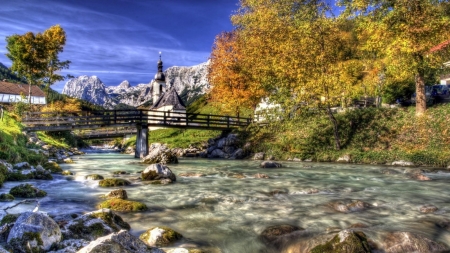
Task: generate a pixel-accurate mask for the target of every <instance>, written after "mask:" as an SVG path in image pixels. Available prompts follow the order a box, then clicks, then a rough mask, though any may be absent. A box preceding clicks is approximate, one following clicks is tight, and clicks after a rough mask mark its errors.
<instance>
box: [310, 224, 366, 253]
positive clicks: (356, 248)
mask: <svg viewBox="0 0 450 253" xmlns="http://www.w3.org/2000/svg"><path fill="white" fill-rule="evenodd" d="M335 252H345V253H366V252H367V253H370V252H371V250H370V247H369V243H368V242H367V237H366V235H365V234H364V233H363V232H356V231H353V230H349V229H348V230H342V231H341V232H339V233H338V234H337V235H336V236H334V237H333V239H331V240H330V241H328V242H327V243H325V244H320V245H317V246H316V247H314V248H312V249H311V253H335Z"/></svg>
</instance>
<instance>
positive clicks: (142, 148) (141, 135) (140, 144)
mask: <svg viewBox="0 0 450 253" xmlns="http://www.w3.org/2000/svg"><path fill="white" fill-rule="evenodd" d="M136 129H137V133H136V152H135V153H134V157H135V158H142V157H145V156H147V155H148V126H147V125H140V124H138V125H136Z"/></svg>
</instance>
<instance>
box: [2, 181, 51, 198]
mask: <svg viewBox="0 0 450 253" xmlns="http://www.w3.org/2000/svg"><path fill="white" fill-rule="evenodd" d="M9 193H10V194H11V195H13V196H14V197H16V198H37V197H45V196H47V193H46V192H45V191H43V190H40V189H38V188H36V187H34V186H33V185H31V184H20V185H18V186H14V187H13V188H11V190H10V191H9Z"/></svg>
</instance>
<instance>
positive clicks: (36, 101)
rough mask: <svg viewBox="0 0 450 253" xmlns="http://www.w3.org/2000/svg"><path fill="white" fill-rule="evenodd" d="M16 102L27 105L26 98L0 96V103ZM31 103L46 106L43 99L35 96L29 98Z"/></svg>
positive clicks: (10, 95) (11, 95)
mask: <svg viewBox="0 0 450 253" xmlns="http://www.w3.org/2000/svg"><path fill="white" fill-rule="evenodd" d="M17 102H24V103H28V96H25V97H23V98H22V96H20V95H14V94H0V103H17ZM31 103H32V104H37V105H45V104H47V102H46V100H45V97H36V96H31Z"/></svg>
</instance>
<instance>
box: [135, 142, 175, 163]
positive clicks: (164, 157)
mask: <svg viewBox="0 0 450 253" xmlns="http://www.w3.org/2000/svg"><path fill="white" fill-rule="evenodd" d="M142 162H143V163H147V164H152V163H162V164H169V163H178V158H177V156H176V155H175V154H173V153H172V152H171V151H170V149H169V148H167V146H165V145H162V144H155V143H153V144H152V145H151V146H150V150H149V153H148V155H147V156H146V157H144V158H142Z"/></svg>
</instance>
